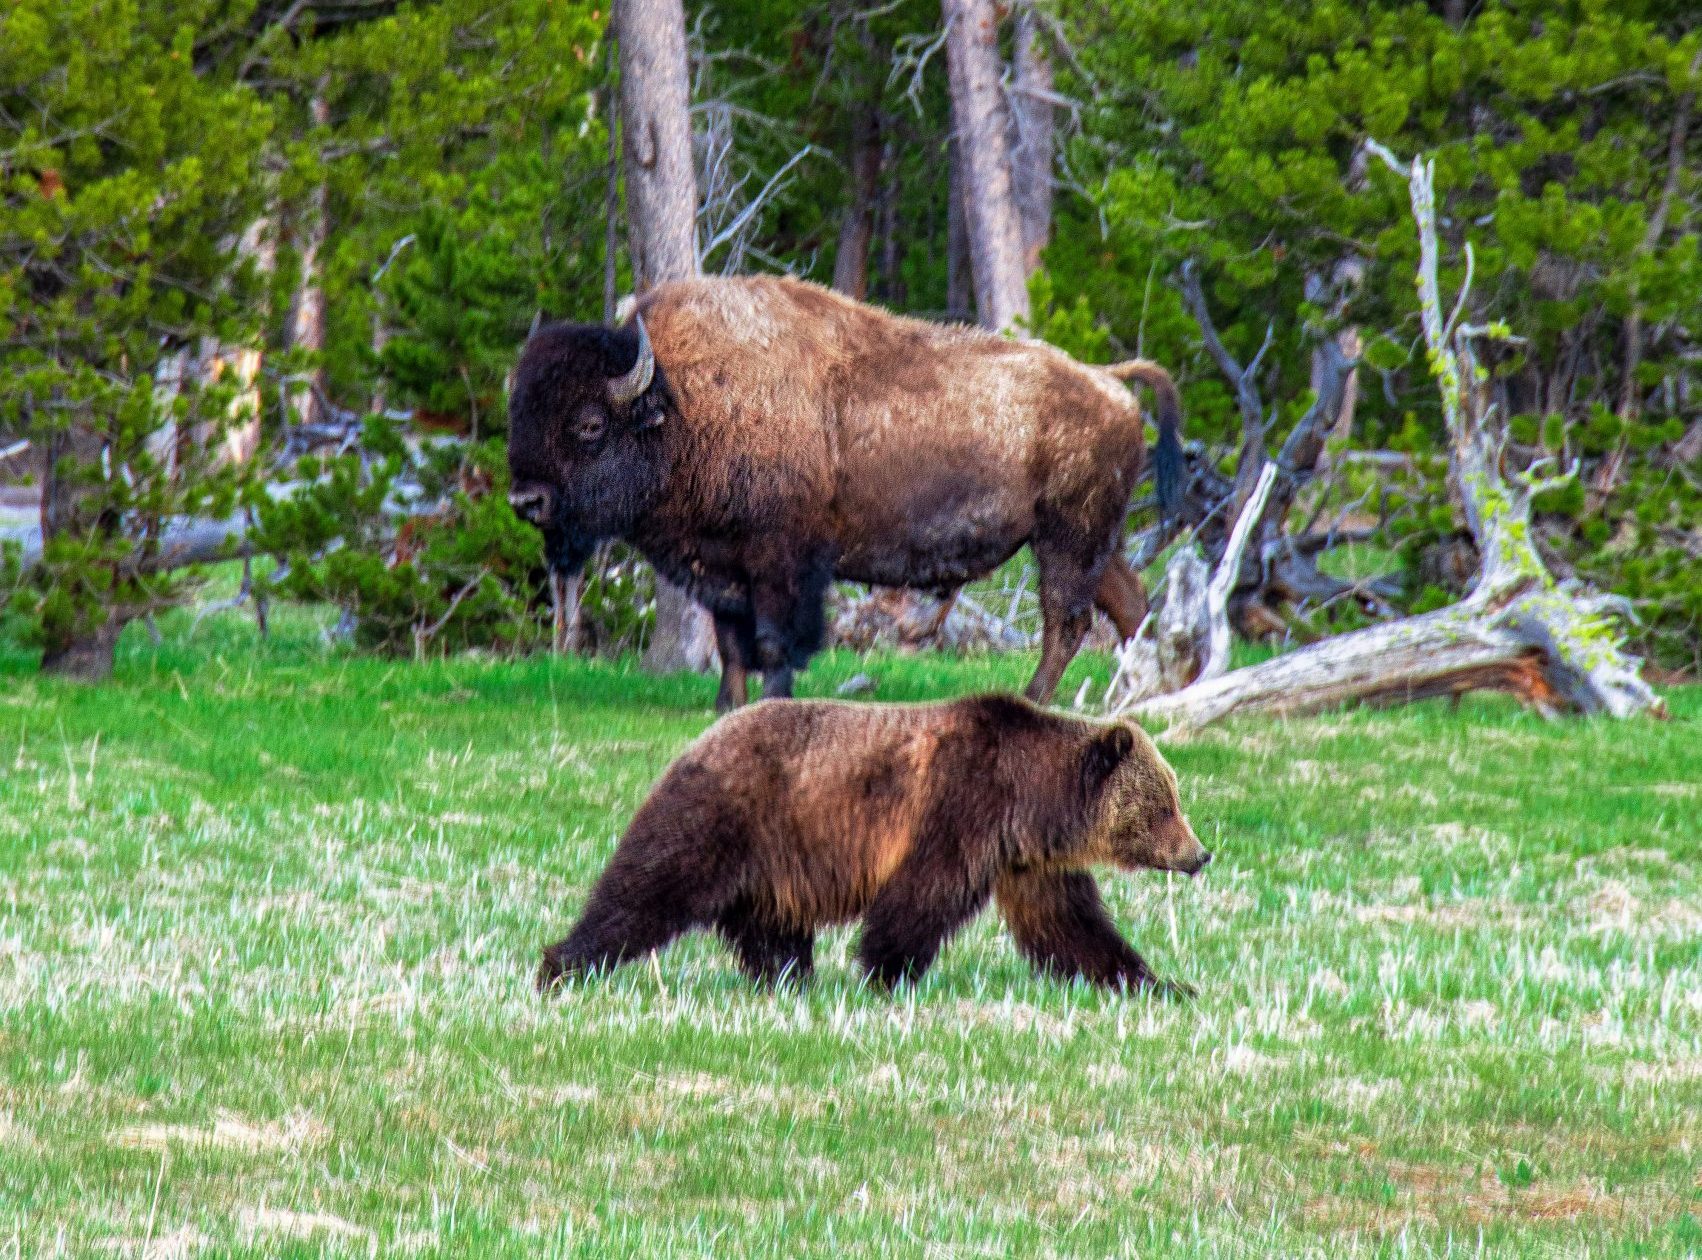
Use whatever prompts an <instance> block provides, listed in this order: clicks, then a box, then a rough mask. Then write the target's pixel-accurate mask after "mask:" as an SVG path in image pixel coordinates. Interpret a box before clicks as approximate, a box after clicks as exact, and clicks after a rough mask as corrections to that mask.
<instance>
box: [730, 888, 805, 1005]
mask: <svg viewBox="0 0 1702 1260" xmlns="http://www.w3.org/2000/svg"><path fill="white" fill-rule="evenodd" d="M715 926H716V928H717V929H718V930H719V931H720V933H721V935H722V936H723V937H724V938H725V939H726V941H727V943H728V944H729V945H731V946H732V947H733V952H734V953H735V954H737V955H738V957H739V967H740V969H741V970H743V971H744V973H745V974H746V975H747V976H749V977H750V978H751V979H752V980H754V981H756V982H757V983H758V984H770V985H772V984H778V983H780V982H781V981H783V980H790V981H793V982H796V983H803V982H804V981H806V980H808V979H809V978H810V976H811V975H812V974H813V973H814V971H815V945H816V938H815V934H814V933H812V932H806V931H803V930H801V929H798V928H788V927H781V926H778V925H776V924H774V923H770V922H768V921H767V920H766V919H764V918H763V917H762V916H761V915H760V914H759V913H758V912H757V911H756V910H755V909H754V908H753V907H752V905H751V902H750V899H749V898H740V899H739V900H738V901H736V902H734V903H733V904H732V905H731V906H729V907H728V908H727V909H726V910H723V911H722V912H721V916H720V917H719V918H718V919H717V920H716V921H715Z"/></svg>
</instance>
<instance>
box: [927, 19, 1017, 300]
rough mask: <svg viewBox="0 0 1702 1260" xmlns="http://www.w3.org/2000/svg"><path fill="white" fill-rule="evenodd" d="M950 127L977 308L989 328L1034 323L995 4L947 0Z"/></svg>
mask: <svg viewBox="0 0 1702 1260" xmlns="http://www.w3.org/2000/svg"><path fill="white" fill-rule="evenodd" d="M941 12H942V15H943V17H944V20H945V23H946V70H947V75H948V78H949V81H950V86H951V115H952V128H953V132H954V134H955V135H956V137H957V140H958V153H959V156H960V158H961V159H962V163H963V174H964V194H965V202H964V208H965V211H966V218H967V223H968V228H969V259H970V266H971V269H972V271H973V273H974V276H975V307H976V312H977V315H978V317H979V320H980V323H981V325H982V327H984V328H992V329H996V330H999V331H1005V330H1008V329H1011V328H1014V327H1015V326H1017V325H1018V324H1019V323H1021V322H1024V321H1026V320H1027V319H1028V274H1027V271H1026V269H1025V268H1024V266H1023V249H1022V217H1021V215H1020V214H1019V212H1018V210H1017V205H1016V198H1015V196H1014V194H1013V192H1012V189H1011V154H1010V117H1009V112H1008V111H1007V110H1006V108H1005V100H1004V93H1003V91H1002V90H1001V88H1000V83H999V80H1000V71H1001V61H1000V58H999V25H998V22H999V19H998V9H997V7H996V6H995V4H994V2H993V0H943V3H942V5H941Z"/></svg>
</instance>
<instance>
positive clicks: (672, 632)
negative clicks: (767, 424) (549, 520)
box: [614, 0, 715, 673]
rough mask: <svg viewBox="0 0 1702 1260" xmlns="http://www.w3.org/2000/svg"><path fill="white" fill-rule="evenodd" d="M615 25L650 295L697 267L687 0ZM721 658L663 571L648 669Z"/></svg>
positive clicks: (634, 12)
mask: <svg viewBox="0 0 1702 1260" xmlns="http://www.w3.org/2000/svg"><path fill="white" fill-rule="evenodd" d="M614 28H615V37H616V39H617V40H619V42H620V68H621V79H620V101H621V148H622V153H623V155H624V157H625V166H626V213H627V249H628V252H629V254H630V255H631V257H632V274H633V283H634V287H635V288H636V289H637V290H638V292H640V293H643V292H644V291H645V290H647V289H649V288H651V287H653V286H654V285H658V284H662V283H664V282H666V281H669V280H684V279H688V278H690V277H692V276H695V275H697V273H698V257H697V176H696V173H695V172H694V171H693V169H692V156H691V115H690V89H689V86H688V84H689V81H690V80H689V70H688V67H687V65H686V24H685V13H684V10H683V9H682V7H681V0H617V3H616V4H615V8H614ZM714 660H715V635H714V628H713V626H712V624H711V622H710V619H709V614H708V613H706V612H705V611H704V610H703V609H702V608H700V607H699V606H698V605H697V604H696V603H694V602H693V601H692V599H691V598H690V597H689V596H688V595H686V593H685V592H684V591H682V590H680V589H679V588H678V587H676V586H674V585H672V584H671V583H669V582H666V581H664V580H663V578H662V577H661V575H660V574H658V575H657V577H656V628H655V631H654V633H653V634H652V635H651V637H650V646H649V647H648V648H647V649H646V650H645V653H644V662H643V664H644V668H645V669H647V670H651V671H652V672H655V673H672V672H676V671H678V670H682V669H695V670H705V669H708V668H710V666H711V665H712V664H713V663H714Z"/></svg>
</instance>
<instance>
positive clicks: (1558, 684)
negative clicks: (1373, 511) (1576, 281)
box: [1123, 145, 1665, 725]
mask: <svg viewBox="0 0 1702 1260" xmlns="http://www.w3.org/2000/svg"><path fill="white" fill-rule="evenodd" d="M1373 152H1374V153H1376V155H1377V156H1379V157H1381V158H1383V160H1384V161H1386V162H1388V163H1389V165H1390V166H1391V167H1393V168H1394V169H1395V170H1397V171H1402V169H1403V168H1402V167H1401V166H1400V164H1399V163H1398V162H1396V161H1395V159H1394V157H1393V155H1392V154H1390V153H1389V152H1388V151H1387V150H1386V149H1383V148H1382V147H1381V146H1380V145H1379V146H1375V147H1374V148H1373ZM1404 173H1405V174H1406V175H1407V178H1408V183H1409V188H1410V192H1411V197H1412V209H1413V217H1414V219H1415V220H1416V221H1417V224H1418V233H1419V245H1420V262H1419V270H1418V291H1419V304H1420V307H1421V310H1422V313H1423V318H1424V335H1425V341H1426V342H1427V344H1428V346H1429V351H1430V362H1431V369H1432V372H1433V374H1434V375H1435V377H1436V382H1437V387H1438V389H1439V390H1440V393H1441V397H1442V411H1443V416H1444V419H1445V420H1446V422H1447V427H1448V435H1449V445H1450V450H1449V457H1450V458H1449V466H1450V476H1451V477H1452V479H1453V481H1454V483H1455V485H1456V487H1457V489H1458V491H1459V496H1460V500H1461V503H1462V504H1463V507H1464V515H1465V518H1466V524H1467V526H1468V528H1469V529H1470V530H1471V533H1472V537H1473V538H1474V540H1475V541H1476V543H1477V547H1478V552H1479V554H1480V555H1481V557H1482V568H1481V569H1480V571H1479V573H1478V578H1477V583H1476V585H1475V587H1474V588H1473V590H1472V592H1471V594H1470V595H1468V596H1467V597H1466V598H1465V599H1464V600H1462V601H1461V602H1460V603H1458V604H1455V605H1453V606H1452V607H1449V608H1444V609H1441V610H1439V611H1437V612H1433V613H1428V614H1426V615H1424V616H1419V617H1410V618H1406V619H1403V620H1400V621H1394V622H1389V623H1387V624H1385V625H1380V626H1374V627H1372V628H1371V629H1368V630H1361V631H1357V632H1355V633H1352V634H1344V635H1341V636H1339V637H1337V638H1333V639H1328V640H1326V641H1324V642H1322V643H1319V644H1316V645H1314V646H1312V647H1309V648H1303V649H1301V650H1300V651H1298V652H1293V653H1290V654H1289V655H1287V656H1281V657H1278V658H1276V659H1275V660H1271V661H1267V662H1265V663H1264V664H1261V665H1255V666H1252V667H1250V668H1248V669H1242V670H1235V671H1233V672H1231V673H1228V674H1223V675H1221V676H1219V677H1217V678H1215V679H1210V680H1207V681H1202V682H1198V683H1195V684H1194V685H1192V686H1189V687H1184V688H1183V689H1182V690H1181V691H1178V692H1174V693H1171V694H1168V695H1161V696H1157V697H1154V698H1151V699H1148V700H1145V701H1142V702H1139V703H1136V704H1132V705H1129V706H1127V707H1126V708H1125V709H1124V710H1123V711H1128V712H1133V713H1136V714H1139V715H1141V716H1144V717H1155V718H1163V719H1166V720H1169V721H1173V722H1181V723H1186V724H1189V725H1199V724H1202V723H1205V722H1213V721H1216V720H1218V719H1220V718H1223V717H1227V716H1229V715H1231V714H1237V713H1254V712H1258V713H1267V714H1298V713H1310V712H1315V711H1317V710H1319V709H1325V708H1330V707H1334V706H1336V705H1339V704H1344V703H1347V702H1349V701H1355V700H1357V701H1372V702H1377V701H1382V702H1389V701H1406V700H1413V699H1419V698H1422V697H1425V696H1435V695H1457V694H1459V693H1461V692H1464V691H1468V690H1473V689H1476V688H1483V687H1492V688H1498V689H1502V690H1508V691H1512V692H1513V693H1514V694H1515V695H1517V696H1519V697H1520V698H1521V699H1523V700H1525V701H1526V702H1527V703H1529V704H1531V705H1532V706H1534V707H1535V708H1537V709H1539V710H1540V711H1542V712H1544V713H1557V712H1560V711H1563V710H1572V711H1577V712H1583V713H1606V714H1609V715H1611V716H1613V717H1629V716H1631V715H1633V714H1638V713H1649V714H1656V715H1664V713H1665V706H1664V704H1663V703H1662V701H1661V700H1660V698H1659V697H1658V696H1656V695H1655V693H1654V692H1653V690H1651V689H1650V687H1649V686H1648V684H1647V683H1645V682H1644V681H1643V680H1642V678H1641V677H1639V675H1638V673H1637V662H1636V661H1635V660H1634V659H1633V658H1631V657H1628V656H1627V655H1625V654H1624V653H1623V652H1622V651H1621V649H1620V646H1619V643H1618V641H1617V639H1616V637H1615V635H1614V633H1613V630H1612V626H1611V623H1610V621H1609V620H1608V614H1609V613H1610V612H1611V611H1612V610H1613V609H1615V608H1616V607H1617V606H1619V605H1620V603H1621V602H1622V601H1618V600H1616V599H1614V598H1613V597H1611V596H1602V595H1593V594H1589V593H1586V592H1583V591H1581V590H1577V589H1574V588H1572V587H1570V586H1563V585H1562V584H1561V583H1559V582H1557V581H1556V580H1555V578H1554V576H1553V575H1552V574H1551V573H1550V572H1549V571H1548V569H1547V567H1546V566H1545V565H1544V563H1543V561H1542V558H1541V556H1540V555H1538V554H1537V551H1536V547H1535V545H1534V543H1533V541H1532V530H1531V508H1530V501H1531V498H1532V496H1533V495H1535V494H1536V493H1538V492H1540V491H1541V490H1543V489H1545V488H1548V487H1549V486H1552V485H1553V484H1555V482H1556V481H1563V480H1565V479H1566V478H1565V477H1561V478H1554V479H1549V480H1547V481H1543V480H1539V479H1538V478H1536V477H1535V476H1533V475H1531V474H1530V473H1526V474H1512V475H1509V474H1508V473H1507V472H1505V471H1504V469H1503V463H1502V461H1503V456H1504V453H1505V450H1506V445H1507V432H1506V417H1504V416H1500V415H1498V414H1497V413H1496V409H1495V408H1494V407H1493V406H1492V405H1491V404H1490V401H1489V391H1488V389H1487V374H1486V373H1485V372H1484V371H1483V370H1482V369H1481V368H1480V367H1479V364H1478V359H1477V353H1476V348H1475V346H1476V342H1477V340H1478V339H1480V338H1485V337H1499V338H1501V339H1505V338H1506V334H1505V333H1504V332H1501V331H1499V330H1494V329H1490V328H1477V327H1472V326H1469V325H1459V326H1456V324H1455V319H1457V317H1458V314H1459V312H1460V311H1461V310H1463V309H1464V307H1465V296H1466V293H1465V292H1462V293H1461V295H1460V298H1459V300H1458V301H1457V302H1456V305H1455V308H1454V309H1455V316H1454V317H1453V318H1445V317H1444V315H1443V310H1444V308H1443V305H1442V298H1441V293H1440V291H1439V289H1438V285H1437V278H1436V277H1437V269H1438V256H1439V253H1440V249H1439V246H1438V243H1437V236H1436V205H1435V195H1434V185H1433V180H1434V166H1433V164H1431V163H1427V162H1425V161H1424V160H1423V159H1422V158H1415V159H1414V160H1413V162H1412V165H1411V168H1410V170H1407V171H1405V172H1404ZM1471 262H1472V255H1471V247H1470V246H1469V245H1468V246H1467V247H1466V291H1468V292H1469V289H1470V282H1471ZM1571 475H1576V470H1574V471H1573V473H1571V474H1567V476H1571Z"/></svg>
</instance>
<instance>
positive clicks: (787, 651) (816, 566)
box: [750, 537, 833, 697]
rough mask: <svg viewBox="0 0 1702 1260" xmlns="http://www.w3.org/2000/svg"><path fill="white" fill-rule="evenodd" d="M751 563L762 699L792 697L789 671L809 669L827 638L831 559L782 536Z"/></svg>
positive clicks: (824, 551) (820, 549) (825, 551)
mask: <svg viewBox="0 0 1702 1260" xmlns="http://www.w3.org/2000/svg"><path fill="white" fill-rule="evenodd" d="M752 561H753V563H752V565H751V582H750V585H751V614H752V621H753V623H754V634H753V638H754V640H755V643H754V647H755V657H756V664H757V665H758V666H759V667H760V668H761V669H762V672H763V695H764V696H770V697H774V696H781V697H784V696H790V695H791V694H792V673H793V671H794V670H799V669H803V668H804V667H805V666H806V665H808V664H809V660H810V657H811V656H813V655H814V654H815V653H816V652H817V651H819V650H820V649H821V645H822V639H823V638H824V637H825V631H826V613H825V609H824V604H825V601H826V598H827V584H828V582H829V581H831V580H832V577H833V564H832V559H831V554H830V552H829V550H828V548H826V547H825V546H821V545H817V544H811V543H804V544H802V545H799V544H797V543H796V542H795V541H792V540H788V539H785V538H783V537H781V538H776V539H773V540H770V541H769V542H768V544H767V545H766V546H765V547H764V548H762V551H761V553H760V554H757V555H753V556H752Z"/></svg>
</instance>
